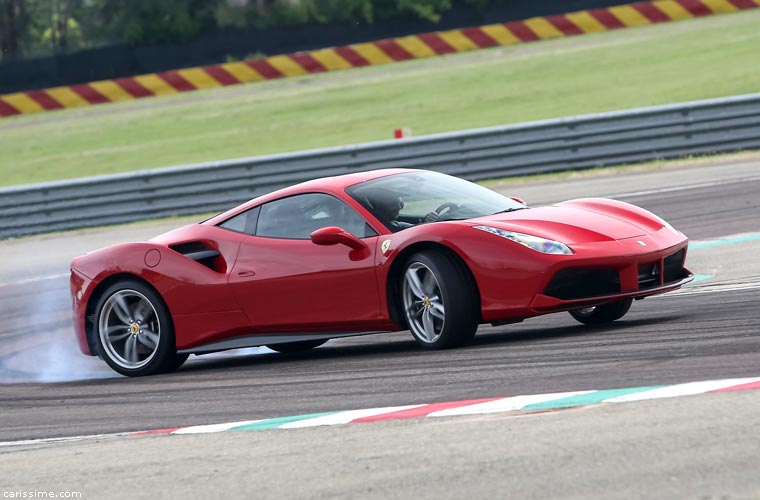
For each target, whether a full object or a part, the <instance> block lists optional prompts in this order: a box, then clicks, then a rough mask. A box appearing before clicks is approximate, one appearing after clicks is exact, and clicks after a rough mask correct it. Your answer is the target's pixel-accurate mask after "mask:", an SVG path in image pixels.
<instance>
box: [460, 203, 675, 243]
mask: <svg viewBox="0 0 760 500" xmlns="http://www.w3.org/2000/svg"><path fill="white" fill-rule="evenodd" d="M469 222H474V223H476V224H478V225H488V226H492V227H497V228H500V229H506V230H508V231H514V232H518V233H525V234H531V235H534V236H540V237H542V238H548V239H552V240H557V241H561V242H563V243H567V244H572V243H590V242H597V241H614V240H622V239H626V238H635V237H637V236H643V235H646V234H650V233H652V232H654V231H657V230H658V229H661V228H662V227H663V224H662V223H660V222H659V221H657V220H656V219H654V218H647V217H642V216H641V215H639V214H635V213H630V214H629V213H626V212H621V211H617V212H615V213H605V212H604V211H602V210H600V209H599V208H598V207H594V208H587V207H574V206H548V207H539V208H530V209H525V210H519V211H515V212H508V213H503V214H495V215H488V216H485V217H479V218H477V219H471V220H470V221H469Z"/></svg>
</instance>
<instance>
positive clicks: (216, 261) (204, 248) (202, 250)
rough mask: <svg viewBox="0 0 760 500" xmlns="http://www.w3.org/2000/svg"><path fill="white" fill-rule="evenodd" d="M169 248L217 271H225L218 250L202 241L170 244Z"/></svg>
mask: <svg viewBox="0 0 760 500" xmlns="http://www.w3.org/2000/svg"><path fill="white" fill-rule="evenodd" d="M169 248H171V249H172V250H174V251H175V252H178V253H181V254H182V255H184V256H185V257H187V258H188V259H191V260H194V261H195V262H197V263H199V264H201V265H204V266H206V267H208V268H209V269H211V270H212V271H216V272H224V270H223V269H221V268H222V267H223V265H224V264H223V261H222V259H221V255H222V254H220V253H219V251H218V250H214V249H213V248H211V247H209V246H208V245H206V244H205V243H203V242H201V241H191V242H189V243H179V244H177V245H169Z"/></svg>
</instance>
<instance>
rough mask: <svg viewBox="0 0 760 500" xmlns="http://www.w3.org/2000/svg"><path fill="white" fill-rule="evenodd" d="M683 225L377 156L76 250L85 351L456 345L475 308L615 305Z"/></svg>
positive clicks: (583, 311)
mask: <svg viewBox="0 0 760 500" xmlns="http://www.w3.org/2000/svg"><path fill="white" fill-rule="evenodd" d="M686 247H687V239H686V237H685V236H684V235H683V234H681V233H680V232H679V231H677V230H676V229H674V228H673V227H672V226H671V225H670V224H668V223H667V222H665V221H664V220H662V219H660V218H659V217H657V216H656V215H653V214H651V213H650V212H647V211H646V210H643V209H641V208H638V207H635V206H633V205H629V204H627V203H623V202H619V201H614V200H607V199H599V198H589V199H578V200H571V201H566V202H563V203H558V204H556V205H552V206H545V207H538V208H529V207H527V206H526V205H525V204H523V203H522V202H521V201H520V200H519V199H516V198H508V197H505V196H502V195H500V194H497V193H495V192H493V191H491V190H489V189H486V188H484V187H481V186H479V185H476V184H472V183H470V182H467V181H464V180H461V179H458V178H455V177H450V176H447V175H444V174H440V173H435V172H431V171H424V170H400V169H395V170H379V171H372V172H361V173H354V174H349V175H344V176H340V177H330V178H325V179H319V180H314V181H310V182H306V183H303V184H299V185H297V186H293V187H290V188H286V189H282V190H280V191H276V192H274V193H270V194H267V195H265V196H261V197H259V198H256V199H254V200H252V201H250V202H248V203H245V204H243V205H240V206H239V207H236V208H233V209H232V210H229V211H227V212H225V213H223V214H221V215H217V216H215V217H213V218H211V219H209V220H206V221H204V222H201V223H199V224H191V225H189V226H185V227H182V228H179V229H177V230H174V231H171V232H169V233H166V234H163V235H161V236H158V237H157V238H154V239H152V240H150V241H148V242H144V243H126V244H121V245H116V246H112V247H108V248H105V249H102V250H98V251H95V252H92V253H89V254H87V255H84V256H82V257H78V258H77V259H75V260H74V261H73V262H72V265H71V292H72V295H73V298H74V324H75V330H76V334H77V337H78V340H79V347H80V348H81V350H82V352H84V353H85V354H90V355H99V356H101V357H102V358H103V359H104V360H105V361H106V362H107V363H108V364H109V365H110V366H111V367H112V368H113V369H114V370H116V371H117V372H119V373H122V374H124V375H147V374H152V373H159V372H166V371H170V370H174V369H176V368H177V367H179V365H181V364H182V363H183V362H184V361H185V360H186V359H187V356H188V355H189V354H203V353H210V352H214V351H222V350H226V349H234V348H239V347H252V346H263V345H265V346H268V347H270V348H271V349H274V350H276V351H280V352H294V351H300V350H305V349H310V348H313V347H316V346H318V345H320V344H323V343H324V342H325V341H326V340H327V339H331V338H338V337H345V336H351V335H359V334H365V333H373V332H388V331H397V330H402V329H408V330H410V331H411V333H412V335H413V336H414V339H415V340H416V341H417V342H418V343H419V345H420V346H422V347H424V348H428V349H440V348H446V347H453V346H457V345H462V344H465V343H467V342H468V341H469V340H471V339H472V337H473V335H474V334H475V331H476V329H477V327H478V324H480V323H494V324H505V323H511V322H517V321H521V320H523V319H525V318H529V317H531V316H538V315H541V314H547V313H553V312H558V311H569V312H570V314H571V315H572V316H573V317H574V318H575V319H577V320H578V321H580V322H582V323H588V324H593V323H606V322H610V321H614V320H616V319H618V318H620V317H622V316H623V315H624V314H625V313H626V312H627V311H628V309H629V307H630V306H631V302H632V301H633V299H636V298H643V297H646V296H649V295H655V294H660V293H664V292H667V291H670V290H674V289H676V288H678V287H680V286H681V285H683V284H684V283H686V282H688V281H689V280H691V279H692V277H693V276H692V274H691V273H690V272H689V271H688V270H687V269H686V268H685V267H684V260H685V257H686Z"/></svg>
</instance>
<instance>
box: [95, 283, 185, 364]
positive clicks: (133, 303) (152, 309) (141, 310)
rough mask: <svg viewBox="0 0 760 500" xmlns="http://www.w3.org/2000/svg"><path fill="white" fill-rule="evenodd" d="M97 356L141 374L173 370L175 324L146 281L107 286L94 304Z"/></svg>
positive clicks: (180, 358)
mask: <svg viewBox="0 0 760 500" xmlns="http://www.w3.org/2000/svg"><path fill="white" fill-rule="evenodd" d="M93 336H94V340H95V345H96V348H97V351H98V355H99V356H100V357H101V358H103V360H104V361H105V362H106V363H107V364H108V366H110V367H111V368H112V369H113V370H114V371H116V372H118V373H121V374H122V375H126V376H128V377H141V376H145V375H153V374H156V373H167V372H170V371H174V370H176V369H177V368H179V366H180V365H181V364H182V363H184V362H185V360H186V359H187V355H186V354H177V348H176V343H175V337H174V323H173V322H172V318H171V315H170V314H169V309H168V307H166V304H165V303H164V301H163V299H162V298H161V296H160V295H159V294H158V293H157V292H156V291H155V290H153V288H151V287H149V286H148V285H146V284H145V283H142V282H140V281H137V280H123V281H120V282H118V283H114V284H113V285H111V286H109V287H108V288H107V289H106V290H105V292H104V293H103V294H102V296H101V297H100V299H99V300H98V303H97V305H96V306H95V328H94V332H93Z"/></svg>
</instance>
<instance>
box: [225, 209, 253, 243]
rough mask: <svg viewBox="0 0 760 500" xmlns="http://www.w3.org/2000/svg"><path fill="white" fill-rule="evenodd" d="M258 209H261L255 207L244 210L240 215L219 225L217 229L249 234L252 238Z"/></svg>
mask: <svg viewBox="0 0 760 500" xmlns="http://www.w3.org/2000/svg"><path fill="white" fill-rule="evenodd" d="M260 208H261V207H255V208H252V209H250V210H246V211H245V212H243V213H242V214H237V215H236V216H234V217H231V218H229V219H227V220H226V221H224V222H222V223H221V224H219V227H223V228H224V229H229V230H230V231H235V232H236V233H243V234H250V235H251V236H253V235H254V234H255V233H256V222H257V221H258V218H259V209H260Z"/></svg>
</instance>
